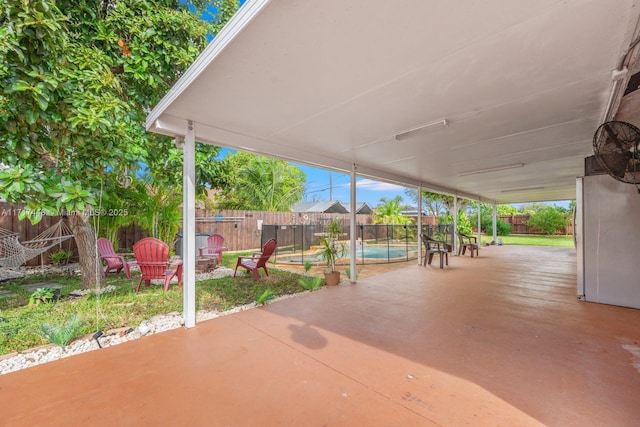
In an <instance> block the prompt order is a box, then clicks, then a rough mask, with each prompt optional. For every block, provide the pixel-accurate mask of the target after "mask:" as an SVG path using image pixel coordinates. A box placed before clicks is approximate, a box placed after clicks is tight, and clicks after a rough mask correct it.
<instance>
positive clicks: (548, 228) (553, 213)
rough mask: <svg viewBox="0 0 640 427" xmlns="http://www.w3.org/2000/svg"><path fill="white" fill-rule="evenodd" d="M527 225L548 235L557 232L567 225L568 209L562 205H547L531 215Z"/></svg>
mask: <svg viewBox="0 0 640 427" xmlns="http://www.w3.org/2000/svg"><path fill="white" fill-rule="evenodd" d="M527 225H529V226H531V227H535V228H537V229H538V230H540V231H541V232H542V233H544V234H547V235H552V234H556V232H557V231H558V229H560V228H562V227H566V226H567V216H566V210H565V209H563V208H562V207H560V206H553V205H546V206H544V207H542V208H540V209H539V210H538V211H537V212H535V213H533V214H532V215H531V217H530V218H529V221H527Z"/></svg>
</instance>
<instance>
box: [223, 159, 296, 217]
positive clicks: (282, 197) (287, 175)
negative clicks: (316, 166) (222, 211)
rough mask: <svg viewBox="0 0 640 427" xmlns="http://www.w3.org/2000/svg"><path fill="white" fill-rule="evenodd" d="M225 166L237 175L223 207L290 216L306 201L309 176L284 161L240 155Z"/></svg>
mask: <svg viewBox="0 0 640 427" xmlns="http://www.w3.org/2000/svg"><path fill="white" fill-rule="evenodd" d="M225 163H226V166H225V167H226V168H227V169H228V170H230V171H234V173H233V174H230V176H229V183H228V185H227V187H225V188H224V189H223V190H222V192H221V194H220V203H219V206H220V207H223V208H226V209H248V210H258V211H281V212H287V211H290V210H291V206H292V205H293V204H295V203H297V202H299V201H300V200H301V199H302V196H303V194H304V182H305V179H306V177H305V174H304V172H303V171H302V170H301V169H300V168H298V167H296V166H293V165H290V164H289V163H287V162H286V161H284V160H277V159H273V158H270V157H263V156H257V155H255V154H251V153H245V152H241V151H239V152H236V153H231V154H229V155H227V157H226V158H225Z"/></svg>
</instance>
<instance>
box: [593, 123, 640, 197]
mask: <svg viewBox="0 0 640 427" xmlns="http://www.w3.org/2000/svg"><path fill="white" fill-rule="evenodd" d="M638 145H640V129H638V128H637V127H635V126H634V125H632V124H631V123H627V122H617V121H612V122H606V123H603V124H601V125H600V127H599V128H598V130H596V133H595V134H594V135H593V152H594V154H595V157H596V159H598V162H599V163H600V165H601V166H602V167H603V168H604V169H605V170H606V171H607V173H608V174H609V175H611V176H612V177H613V178H615V179H617V180H618V181H622V182H626V183H629V184H635V185H636V187H638V188H639V190H638V191H640V152H639V151H640V147H638Z"/></svg>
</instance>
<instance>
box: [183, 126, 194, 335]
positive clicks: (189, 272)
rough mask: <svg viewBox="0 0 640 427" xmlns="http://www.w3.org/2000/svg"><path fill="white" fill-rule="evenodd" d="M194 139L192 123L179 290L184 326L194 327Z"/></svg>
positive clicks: (187, 152) (187, 146)
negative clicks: (181, 295) (180, 288)
mask: <svg viewBox="0 0 640 427" xmlns="http://www.w3.org/2000/svg"><path fill="white" fill-rule="evenodd" d="M195 182H196V140H195V129H194V125H193V122H192V121H189V123H188V125H187V134H186V137H185V140H184V149H183V151H182V269H183V270H182V288H183V291H182V292H183V302H182V304H183V315H184V326H185V327H186V328H192V327H194V326H195V325H196V244H195V243H196V242H195V239H196V203H195V197H196V185H195Z"/></svg>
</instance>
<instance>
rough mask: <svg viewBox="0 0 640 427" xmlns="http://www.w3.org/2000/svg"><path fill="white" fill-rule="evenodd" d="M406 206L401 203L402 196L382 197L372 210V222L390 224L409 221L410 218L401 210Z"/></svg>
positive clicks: (400, 223)
mask: <svg viewBox="0 0 640 427" xmlns="http://www.w3.org/2000/svg"><path fill="white" fill-rule="evenodd" d="M406 208H407V206H405V205H403V204H402V196H396V197H394V198H393V199H390V198H388V197H383V198H381V199H380V203H379V204H378V206H377V207H376V208H375V209H374V210H373V223H374V224H390V225H402V224H408V223H410V222H411V218H409V217H408V216H404V215H402V211H403V210H405V209H406Z"/></svg>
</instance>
